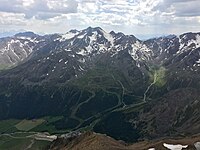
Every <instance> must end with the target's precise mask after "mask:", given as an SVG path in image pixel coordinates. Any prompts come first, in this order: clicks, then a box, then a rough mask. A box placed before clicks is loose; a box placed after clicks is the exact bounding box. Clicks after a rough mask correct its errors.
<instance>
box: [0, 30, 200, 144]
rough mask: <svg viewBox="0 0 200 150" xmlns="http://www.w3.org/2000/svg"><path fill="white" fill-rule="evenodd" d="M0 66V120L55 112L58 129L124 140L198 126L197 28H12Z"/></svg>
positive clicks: (0, 45)
mask: <svg viewBox="0 0 200 150" xmlns="http://www.w3.org/2000/svg"><path fill="white" fill-rule="evenodd" d="M0 68H1V72H0V120H5V119H11V118H12V119H13V118H14V119H37V118H43V117H47V116H53V117H55V116H61V119H59V120H56V121H55V122H53V123H51V126H53V127H54V128H55V129H56V130H64V129H67V130H69V131H73V130H94V131H95V132H98V133H106V134H107V135H109V136H111V137H114V138H115V139H118V140H124V141H126V142H136V141H138V140H143V139H155V138H160V137H168V136H170V137H172V136H185V135H192V134H196V133H198V132H199V130H200V111H199V106H200V92H199V88H200V77H199V73H200V69H199V68H200V33H184V34H182V35H179V36H176V35H169V36H164V37H159V38H152V39H149V40H145V41H143V40H140V39H138V38H136V37H135V36H134V35H125V34H123V33H121V32H120V33H116V32H114V31H111V32H110V33H107V32H105V31H104V30H103V29H101V28H99V27H96V28H92V27H88V28H87V29H84V30H81V31H78V30H70V31H69V32H67V33H65V34H51V35H43V36H40V35H37V34H35V33H33V32H24V33H18V34H16V35H15V36H12V37H6V38H0ZM41 131H46V130H41Z"/></svg>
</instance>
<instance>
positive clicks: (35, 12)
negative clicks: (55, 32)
mask: <svg viewBox="0 0 200 150" xmlns="http://www.w3.org/2000/svg"><path fill="white" fill-rule="evenodd" d="M2 1H3V2H1V3H2V4H3V5H0V11H1V12H10V13H24V14H25V18H32V17H34V16H35V17H36V18H38V19H48V18H52V17H55V16H59V15H61V14H67V13H76V12H77V7H78V3H77V1H76V0H34V3H33V4H31V5H30V6H28V7H25V6H23V2H22V0H12V3H11V2H10V1H9V0H2ZM48 2H54V3H55V4H60V5H59V6H57V7H52V8H49V6H48ZM55 6H56V5H55Z"/></svg>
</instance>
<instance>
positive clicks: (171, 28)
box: [0, 0, 200, 37]
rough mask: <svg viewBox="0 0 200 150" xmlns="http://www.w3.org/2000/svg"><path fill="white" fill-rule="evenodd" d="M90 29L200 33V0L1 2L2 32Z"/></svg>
mask: <svg viewBox="0 0 200 150" xmlns="http://www.w3.org/2000/svg"><path fill="white" fill-rule="evenodd" d="M88 26H92V27H96V26H100V27H102V28H103V29H104V30H106V31H111V30H114V31H122V32H124V33H126V34H134V35H136V36H137V35H138V36H139V37H142V35H145V34H147V35H152V36H153V35H162V34H181V33H184V32H189V31H192V32H200V0H0V32H6V31H10V30H21V29H24V30H29V31H34V32H37V33H55V32H59V33H65V32H67V31H68V30H70V29H83V28H87V27H88Z"/></svg>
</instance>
